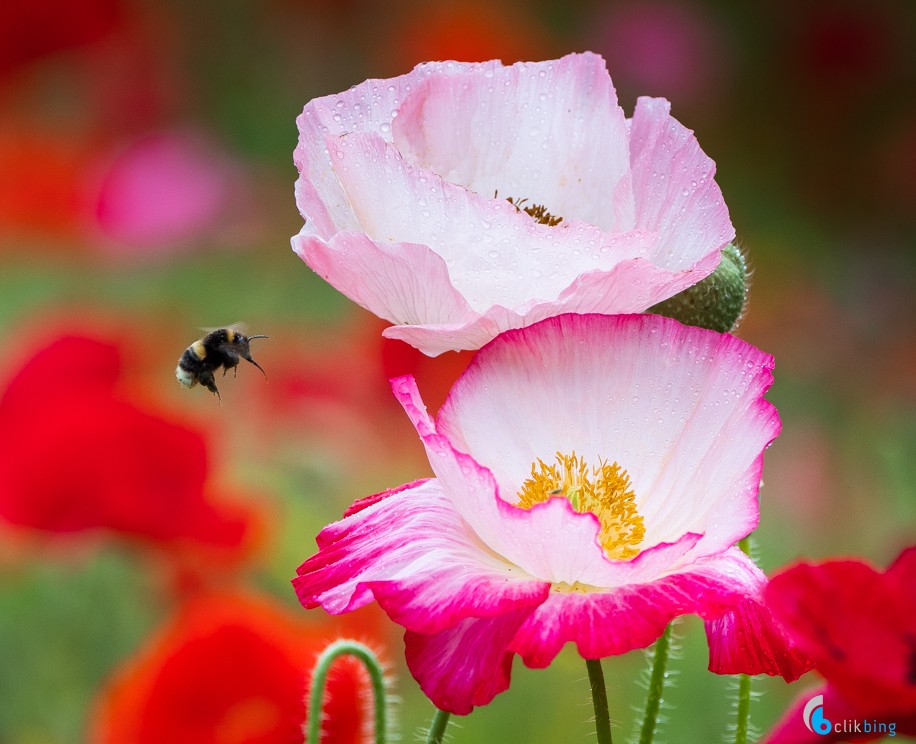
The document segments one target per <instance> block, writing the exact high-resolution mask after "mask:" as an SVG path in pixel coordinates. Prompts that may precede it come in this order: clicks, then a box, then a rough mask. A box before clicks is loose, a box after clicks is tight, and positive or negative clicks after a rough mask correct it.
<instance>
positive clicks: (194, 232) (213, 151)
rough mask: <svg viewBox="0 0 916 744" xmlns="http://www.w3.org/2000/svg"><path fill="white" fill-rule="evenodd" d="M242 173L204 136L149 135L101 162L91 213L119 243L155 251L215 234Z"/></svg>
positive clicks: (230, 206)
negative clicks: (101, 167)
mask: <svg viewBox="0 0 916 744" xmlns="http://www.w3.org/2000/svg"><path fill="white" fill-rule="evenodd" d="M242 180H243V174H242V172H241V169H240V168H239V167H238V166H237V165H235V164H233V163H232V162H231V161H230V159H229V157H228V156H227V155H226V154H224V153H222V152H220V151H219V149H218V148H217V147H216V146H215V145H214V144H213V143H211V142H209V141H208V140H207V139H206V138H205V137H203V136H200V135H193V134H190V133H187V132H181V131H170V132H162V133H159V134H154V135H149V136H147V137H143V138H141V139H138V140H136V141H135V142H133V143H132V144H131V145H130V146H129V147H128V148H127V149H125V150H123V151H122V152H120V153H119V154H118V155H117V156H116V157H115V158H114V159H113V160H112V161H111V162H109V163H106V167H105V168H104V171H103V172H102V174H101V177H100V178H99V184H98V189H97V191H96V193H94V194H93V196H92V200H91V202H90V204H91V206H90V208H91V210H92V212H93V214H92V219H94V221H95V223H96V224H97V226H98V228H99V229H100V230H101V231H102V233H103V234H104V235H105V237H107V238H108V239H109V240H111V241H114V243H115V244H116V245H117V246H118V247H119V248H121V249H123V248H129V249H133V250H136V251H143V252H145V253H148V252H150V251H153V252H156V253H160V252H163V251H165V250H168V249H170V248H174V247H180V246H183V245H187V244H188V243H190V242H191V241H195V240H198V241H199V240H201V239H202V238H205V237H208V236H210V235H212V233H213V232H214V231H215V230H216V229H217V228H219V227H220V225H221V221H222V220H224V219H225V218H227V217H228V216H230V212H231V209H232V207H233V205H234V204H236V202H237V201H238V200H237V199H236V198H235V196H236V194H237V192H238V189H239V186H240V184H241V182H242Z"/></svg>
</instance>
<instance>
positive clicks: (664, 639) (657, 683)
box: [639, 623, 672, 744]
mask: <svg viewBox="0 0 916 744" xmlns="http://www.w3.org/2000/svg"><path fill="white" fill-rule="evenodd" d="M671 628H672V624H671V623H669V624H668V627H667V628H665V632H664V633H662V634H661V636H660V637H659V639H658V640H657V641H656V642H655V651H654V653H653V656H652V675H651V676H650V678H649V689H648V691H647V692H646V710H645V712H644V713H643V718H642V728H641V729H640V731H639V744H652V739H653V737H654V736H655V730H656V729H657V728H658V712H659V711H660V710H661V707H662V697H663V695H664V692H665V680H666V679H667V672H668V655H669V651H670V650H671Z"/></svg>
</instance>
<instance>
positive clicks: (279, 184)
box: [0, 0, 916, 744]
mask: <svg viewBox="0 0 916 744" xmlns="http://www.w3.org/2000/svg"><path fill="white" fill-rule="evenodd" d="M586 49H590V50H593V51H595V52H598V53H601V54H603V55H604V56H605V58H606V59H607V61H608V68H609V70H610V73H611V76H612V78H613V80H614V83H615V85H616V86H617V89H618V94H619V96H620V99H621V103H622V105H623V107H624V110H625V111H627V112H630V111H632V108H633V104H634V102H635V98H636V96H638V95H658V96H664V97H667V98H668V99H669V100H671V101H672V111H673V114H674V115H675V116H676V117H677V118H678V119H679V120H680V121H682V122H683V123H685V124H686V125H687V126H688V127H690V128H692V129H694V130H695V131H696V133H697V136H698V138H699V140H700V143H701V145H702V147H703V149H704V150H705V151H706V152H707V153H709V154H710V155H711V156H712V157H713V159H714V160H715V161H716V163H717V168H718V171H717V176H716V179H717V181H718V183H719V185H720V186H721V188H722V191H723V193H724V195H725V199H726V202H727V204H728V205H729V209H730V211H731V215H732V220H733V222H734V224H735V227H736V229H737V231H738V238H739V243H740V244H741V245H742V246H743V247H744V248H745V249H746V251H747V254H748V257H749V261H750V264H751V266H752V268H753V285H752V290H751V302H750V308H749V313H748V315H747V317H746V319H745V321H744V323H743V325H742V326H741V328H740V330H739V334H740V335H741V336H742V337H744V338H745V339H747V340H748V341H750V342H752V343H754V344H756V345H758V346H760V347H761V348H763V349H765V350H766V351H768V352H770V353H772V354H774V355H775V357H776V360H777V369H776V384H775V385H774V387H773V389H772V392H771V394H770V398H771V399H772V400H773V401H774V402H775V404H776V405H777V406H778V408H779V410H780V413H781V416H782V420H783V433H782V435H781V436H780V438H779V439H778V440H777V442H776V444H775V445H774V446H773V447H772V449H771V450H770V451H769V452H768V454H767V460H766V469H765V475H764V488H763V490H762V495H761V507H762V519H761V526H760V529H759V531H758V533H757V544H758V547H759V560H760V563H761V565H762V566H763V568H764V569H765V570H767V571H768V572H769V571H772V570H774V569H776V568H778V567H780V566H783V565H785V564H787V563H790V562H792V561H793V560H796V559H797V558H799V557H811V558H821V557H825V556H836V555H859V556H864V557H865V558H867V559H869V560H871V561H873V562H874V563H875V564H876V565H878V566H881V567H883V566H886V565H887V563H888V562H889V561H890V560H891V559H892V558H893V557H894V556H895V555H896V554H897V552H899V550H900V549H901V548H902V547H904V546H905V545H906V544H910V543H913V542H914V536H916V485H914V484H916V312H914V311H916V232H914V228H916V97H914V95H913V92H914V91H916V53H914V50H916V5H914V4H912V3H910V2H906V0H900V1H899V2H881V3H874V4H871V3H869V4H866V3H860V2H826V1H825V2H804V1H802V2H797V3H754V4H737V3H729V2H724V1H723V2H698V1H697V2H687V1H686V0H685V1H683V2H677V1H676V0H653V1H651V2H597V1H587V2H561V1H560V0H527V1H526V2H524V3H523V2H485V0H471V1H468V2H451V1H449V0H427V1H426V2H418V1H416V0H390V1H389V2H385V3H381V2H376V1H373V0H299V1H296V0H266V1H264V2H254V1H253V0H220V1H219V2H217V1H216V0H197V1H195V2H191V3H179V2H154V1H153V0H83V2H77V0H57V2H52V3H50V4H47V5H39V4H36V3H28V2H23V1H22V0H11V2H8V3H6V4H4V9H3V10H0V106H2V118H0V334H2V336H0V337H2V338H3V339H4V341H5V347H6V348H5V349H4V355H3V361H2V366H0V373H2V376H0V379H2V380H3V381H5V380H7V379H9V378H10V377H11V376H12V375H13V374H14V372H15V371H16V369H18V368H19V367H20V366H21V365H22V363H23V362H24V360H25V359H26V358H27V357H28V356H29V355H30V354H31V353H33V352H34V349H35V348H37V346H36V345H40V341H41V340H42V339H44V338H49V337H53V335H54V334H55V333H57V332H58V329H69V330H72V329H74V328H84V329H89V330H90V331H91V332H92V333H100V332H101V331H99V330H98V329H100V328H101V329H104V330H105V331H106V332H109V333H112V334H114V335H115V336H117V338H118V339H124V343H125V344H126V348H128V349H129V352H128V353H129V356H130V359H131V365H132V366H129V370H130V375H131V380H132V383H131V385H132V388H131V391H132V392H131V395H133V396H135V397H136V400H138V401H140V402H141V403H142V405H146V406H150V407H156V409H157V410H160V411H165V412H167V413H166V414H163V415H170V416H176V417H180V418H181V419H182V420H189V421H192V422H193V424H194V426H196V427H198V428H199V429H201V430H203V431H205V432H206V436H207V442H208V447H209V450H208V451H209V452H210V476H209V477H210V478H211V479H213V480H214V481H215V482H216V483H218V484H220V485H221V486H225V488H228V489H231V490H232V491H233V492H234V493H237V494H239V496H240V498H242V499H243V500H244V499H248V500H249V501H250V502H251V503H252V504H256V505H257V507H258V508H259V509H261V510H263V514H264V527H263V529H264V535H263V538H262V540H261V542H260V543H259V547H258V548H257V549H256V550H255V551H254V552H253V554H252V555H251V556H249V557H248V558H247V559H246V561H245V563H244V565H243V566H242V567H241V568H239V569H238V570H237V571H236V572H235V573H234V574H233V576H232V578H231V582H232V583H233V585H243V586H246V587H250V588H256V589H257V590H259V591H261V592H264V593H267V594H269V595H272V596H274V597H275V598H276V601H277V602H278V603H280V604H283V605H285V606H287V607H289V608H290V609H291V611H293V612H294V613H295V612H302V613H304V612H305V611H304V610H301V608H299V605H298V603H297V602H296V600H295V597H294V596H293V593H292V591H291V589H290V587H289V584H288V581H289V578H290V577H291V576H292V575H293V573H294V571H295V568H296V566H297V565H298V564H299V563H300V562H301V561H302V560H304V559H305V558H306V557H308V556H309V555H310V554H311V553H312V552H313V548H314V536H315V534H316V533H317V532H318V531H319V530H320V529H321V527H322V526H323V525H324V524H326V523H328V522H329V521H333V520H334V519H337V518H338V517H339V516H340V514H341V513H342V511H343V510H344V509H345V508H346V506H348V505H349V503H350V502H351V501H353V500H354V499H355V498H357V497H361V496H364V495H366V494H369V493H373V492H376V491H379V490H382V489H384V488H386V487H389V486H394V485H397V484H399V483H402V482H405V481H408V480H413V479H415V478H418V477H421V476H423V475H425V474H426V473H427V466H426V464H425V461H424V458H423V455H422V452H421V449H420V446H419V444H418V443H417V442H416V441H415V438H414V436H413V434H412V432H411V428H410V425H409V423H408V422H407V420H406V418H405V417H402V416H401V415H400V414H399V412H398V411H397V410H396V407H395V406H394V405H393V404H392V403H391V402H390V401H389V400H388V396H387V390H386V383H385V380H386V376H387V375H389V374H392V373H395V372H402V371H405V370H408V369H409V370H411V371H414V372H415V373H417V374H418V377H419V379H420V383H421V389H423V388H424V385H425V386H426V390H428V391H430V392H429V397H431V398H434V399H435V398H436V397H437V396H439V397H438V399H439V400H441V396H442V393H443V387H444V385H445V383H444V382H443V380H447V379H448V378H449V375H451V376H453V375H454V371H455V370H456V369H457V368H458V367H460V363H458V364H455V363H453V362H452V361H449V360H447V359H446V360H440V361H438V362H435V363H433V362H425V361H423V360H419V359H417V358H416V357H414V356H413V355H411V354H410V353H409V352H408V351H405V350H404V349H400V348H396V347H393V346H391V345H387V344H385V343H383V342H382V341H381V339H380V336H379V334H380V330H381V328H382V327H383V326H382V325H381V324H379V323H378V321H377V320H376V319H374V318H371V317H370V316H368V314H367V313H365V312H364V311H362V310H361V309H360V308H358V307H356V306H355V305H353V304H352V303H350V302H349V301H347V300H345V299H344V298H342V297H340V296H338V295H337V294H336V292H335V291H333V290H332V289H331V288H329V287H328V286H326V285H324V284H323V283H322V282H321V281H320V280H318V279H317V278H316V277H315V276H314V275H313V274H312V272H311V271H310V270H309V269H308V268H307V267H306V266H305V265H303V264H302V263H301V261H300V260H299V259H298V258H297V257H296V256H295V255H294V254H293V253H292V252H291V250H290V248H289V237H290V236H291V235H292V234H294V233H296V232H297V231H298V230H299V228H300V226H301V220H300V217H299V215H298V213H297V210H296V207H295V204H294V200H293V192H292V185H293V181H294V180H295V176H296V173H295V169H294V167H293V165H292V149H293V147H294V146H295V143H296V137H297V133H296V128H295V117H296V115H297V114H298V113H299V112H300V111H301V109H302V106H303V105H304V104H305V103H306V102H307V101H308V100H309V99H311V98H313V97H315V96H319V95H324V94H328V93H333V92H338V91H340V90H343V89H345V88H347V87H349V86H350V85H353V84H355V83H357V82H360V81H362V80H364V79H366V78H368V77H387V76H392V75H396V74H399V73H403V72H406V71H407V70H409V69H410V68H411V67H412V66H413V65H414V64H416V63H418V62H421V61H424V60H429V59H459V60H468V61H474V60H481V59H490V58H501V59H503V60H504V61H506V62H511V61H515V60H517V59H547V58H551V57H555V56H560V55H562V54H564V53H566V52H569V51H580V50H586ZM238 320H244V321H246V322H247V324H248V326H249V328H250V329H251V332H253V333H265V334H268V335H270V336H271V339H270V341H267V342H263V345H262V346H259V347H258V353H257V354H256V358H257V359H258V361H259V363H260V364H261V365H262V366H263V367H264V368H265V369H266V370H267V371H268V375H269V380H268V383H267V384H266V385H265V384H264V381H263V379H261V378H260V376H259V375H258V374H257V372H256V370H253V369H251V368H249V369H243V370H241V371H240V373H239V377H238V378H237V379H236V380H231V379H230V378H226V381H225V383H224V384H222V385H221V390H222V392H223V405H222V407H219V406H218V405H217V402H216V401H215V400H213V399H212V398H211V396H210V395H209V394H207V393H206V392H204V391H198V390H194V391H191V392H188V391H185V390H182V389H180V388H179V386H178V385H176V384H175V381H174V377H173V369H174V365H175V362H176V361H177V358H178V356H179V355H180V353H181V351H182V349H183V348H184V347H185V346H186V345H187V344H188V343H190V342H191V341H192V340H193V339H194V338H195V337H196V336H197V335H199V332H198V330H197V328H198V327H199V326H218V325H223V324H226V323H231V322H234V321H238ZM436 365H439V366H436ZM60 374H61V375H62V376H63V375H66V374H67V370H66V369H61V370H60ZM0 384H2V385H5V382H2V383H0ZM75 477H79V476H78V474H75ZM0 541H3V542H0V744H38V743H42V744H44V743H45V742H47V743H52V742H53V743H55V744H56V743H58V742H60V743H63V742H79V741H84V740H87V739H86V733H85V732H86V730H87V725H88V724H87V721H88V720H89V719H90V718H91V715H92V713H91V711H92V710H93V706H94V704H95V703H94V701H95V699H96V696H97V694H98V690H99V689H100V688H101V686H102V685H103V684H104V682H105V680H106V679H107V678H108V676H109V675H110V674H111V673H112V670H114V669H115V668H116V667H117V666H118V664H119V663H121V662H122V660H123V659H125V658H127V657H129V656H130V655H131V654H132V653H134V652H135V651H136V650H137V649H138V648H140V647H141V646H142V645H143V642H144V638H145V637H146V636H147V634H148V633H149V632H150V631H151V629H152V628H154V627H155V626H156V625H157V624H158V623H159V622H161V621H162V620H163V619H164V618H166V617H167V616H168V615H169V613H170V612H171V611H172V610H173V609H174V604H175V602H176V601H177V600H175V599H174V597H173V596H172V595H171V594H169V593H168V592H167V591H165V590H164V589H163V588H162V584H163V581H162V579H161V567H159V566H158V564H156V561H155V560H151V559H150V558H149V557H148V555H147V554H146V553H145V552H144V550H143V549H140V548H138V547H137V546H136V545H135V544H133V542H132V541H130V540H125V539H119V538H117V537H116V536H112V535H106V534H104V533H102V534H96V533H93V534H91V535H83V534H80V535H70V536H64V537H61V536H45V535H41V534H36V533H34V531H32V532H28V533H27V534H24V533H23V532H22V531H21V530H17V529H16V528H14V527H10V528H8V529H4V530H0ZM225 581H230V580H229V579H226V580H225ZM316 612H317V611H316ZM679 633H680V634H681V635H683V636H684V641H683V654H682V656H683V658H682V659H681V660H680V661H679V662H678V663H677V664H676V667H677V669H678V670H679V673H678V677H677V679H676V684H675V685H674V686H673V688H672V690H671V693H670V696H669V700H670V702H671V704H672V705H673V706H674V707H673V709H672V710H670V711H668V718H669V720H670V723H669V724H667V725H666V727H665V729H664V734H663V736H662V737H661V740H663V741H667V742H697V741H717V740H719V739H720V735H721V733H722V732H723V731H724V730H725V728H726V726H727V722H728V718H729V715H730V712H731V711H730V710H729V708H728V705H727V704H726V703H725V702H724V700H725V697H724V691H725V690H726V689H727V688H728V687H729V685H730V681H729V680H727V679H724V678H720V677H716V676H714V675H712V674H709V673H707V672H706V671H705V666H706V646H705V639H704V636H703V633H702V627H701V624H700V623H698V622H696V621H693V620H692V621H686V622H683V623H682V624H681V625H680V626H679ZM388 635H389V636H390V644H389V650H388V652H387V657H388V658H389V660H390V661H391V663H392V665H393V667H394V669H395V671H396V673H397V676H398V683H397V688H396V689H397V692H398V693H399V694H400V695H401V696H402V698H403V702H402V704H401V705H400V712H399V715H398V717H399V720H400V723H401V725H402V727H403V731H404V739H405V740H407V741H410V740H411V739H412V732H413V730H414V729H415V728H416V727H418V726H421V725H425V723H426V722H427V721H428V717H429V714H430V712H431V706H430V705H429V703H428V702H427V701H425V699H424V698H423V697H422V695H421V694H420V693H419V691H418V689H417V688H416V685H415V683H414V682H413V680H412V679H411V678H410V677H409V675H407V674H406V672H405V671H404V669H403V664H402V662H401V657H402V648H401V642H400V639H399V634H398V633H397V632H396V630H395V629H391V632H390V633H388ZM642 665H643V664H642V655H641V654H640V653H634V654H631V655H630V656H628V657H623V658H615V659H610V660H608V661H607V662H606V663H605V670H606V675H607V677H608V682H609V684H608V687H609V697H610V701H611V710H612V716H613V718H614V720H615V722H617V724H618V725H619V728H618V729H617V731H618V732H619V733H617V734H616V735H617V736H619V737H621V738H623V737H625V736H626V735H627V734H629V733H630V732H631V729H632V720H633V713H632V711H631V706H632V705H634V704H636V703H637V702H638V701H639V700H640V699H641V695H642V691H641V690H640V689H639V688H637V687H636V686H635V685H634V679H635V678H636V677H637V676H638V675H639V672H640V669H641V668H642ZM815 681H816V680H815V679H814V675H810V676H809V678H805V679H803V680H802V681H801V682H800V683H798V684H797V685H794V686H792V687H788V686H787V685H785V684H784V683H783V682H782V681H781V680H775V681H774V680H769V679H764V680H761V681H759V682H758V683H757V684H756V689H757V690H759V691H761V692H763V693H764V695H763V696H762V698H761V699H760V700H759V701H757V702H755V703H754V706H753V708H752V716H753V721H754V723H755V725H756V726H757V727H758V728H760V729H763V730H766V729H767V728H768V727H769V726H770V725H771V724H772V722H773V721H775V719H776V718H777V716H778V714H779V712H780V711H781V710H782V708H783V707H784V706H785V705H786V704H787V702H788V701H789V700H790V699H791V698H792V697H794V695H795V694H796V693H797V692H799V691H800V690H801V689H802V688H803V687H804V686H805V685H808V686H811V685H813V684H814V683H815ZM590 717H591V710H590V700H589V696H588V685H587V681H586V679H585V669H584V665H583V664H582V663H581V660H580V659H578V657H577V656H576V655H575V654H574V653H573V652H572V651H570V650H567V651H566V652H564V654H562V655H561V656H560V657H559V658H558V660H557V661H556V662H555V663H554V664H553V665H552V666H551V667H550V668H549V669H547V670H543V671H531V670H528V669H526V668H524V666H523V665H521V663H520V662H518V661H516V665H515V667H514V677H513V684H512V687H511V688H510V690H509V691H508V692H506V693H504V694H503V695H501V696H499V697H497V698H496V700H495V701H494V702H493V703H492V704H491V705H490V706H488V707H487V708H485V709H481V710H478V711H475V712H474V713H473V714H472V715H471V716H469V717H467V718H464V719H458V720H456V721H455V723H454V728H453V730H452V735H453V741H455V742H516V741H517V742H529V743H531V744H536V743H540V742H544V743H553V742H571V741H589V740H590V737H591V736H592V734H591V733H590V732H591V727H590V724H589V722H588V721H589V719H590Z"/></svg>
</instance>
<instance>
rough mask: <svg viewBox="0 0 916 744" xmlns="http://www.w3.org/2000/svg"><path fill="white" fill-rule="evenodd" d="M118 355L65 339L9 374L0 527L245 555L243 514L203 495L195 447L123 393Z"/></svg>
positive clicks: (248, 520)
mask: <svg viewBox="0 0 916 744" xmlns="http://www.w3.org/2000/svg"><path fill="white" fill-rule="evenodd" d="M120 356H121V350H120V349H119V347H118V346H116V345H115V344H113V343H109V342H106V341H103V340H99V339H95V338H89V337H84V336H67V335H65V336H61V337H59V338H57V339H56V340H55V341H53V342H52V343H50V344H49V345H47V346H45V347H44V348H42V349H40V350H38V351H37V352H36V353H34V355H33V356H32V357H31V358H30V359H29V360H28V361H27V362H26V363H25V364H24V365H23V366H22V367H21V368H20V369H19V370H18V371H17V372H15V374H14V375H13V377H12V379H11V380H10V381H9V384H8V385H7V387H6V390H5V391H4V392H3V393H2V397H0V519H2V520H5V521H6V522H9V523H11V524H13V525H18V526H22V527H29V528H33V529H36V530H42V531H45V532H53V533H67V532H77V531H82V530H90V529H94V528H106V529H109V530H113V531H116V532H120V533H123V534H127V535H132V536H139V537H144V538H148V539H151V540H154V541H167V542H170V543H172V542H174V541H179V542H190V543H203V544H205V545H209V546H215V547H220V548H229V549H239V548H242V547H247V543H248V542H249V541H250V539H251V537H252V531H253V515H252V514H251V513H249V511H248V510H247V509H243V508H242V507H240V506H235V505H233V506H230V505H228V504H223V503H214V502H212V501H211V500H210V499H209V498H208V497H207V494H206V491H205V483H206V480H207V473H208V464H207V446H206V442H205V440H204V438H203V437H202V435H201V434H200V433H199V432H197V431H194V430H193V429H190V428H188V427H187V426H185V425H184V424H182V423H179V422H176V421H173V420H170V419H169V418H168V417H166V416H165V415H163V414H161V413H158V412H156V411H155V410H149V409H147V408H145V407H141V406H139V405H137V404H136V403H134V401H133V400H132V399H131V398H129V397H125V396H122V395H121V394H120V393H119V391H118V383H119V380H120V378H121V365H120Z"/></svg>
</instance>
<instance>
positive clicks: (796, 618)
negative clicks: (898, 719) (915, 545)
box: [766, 551, 916, 711]
mask: <svg viewBox="0 0 916 744" xmlns="http://www.w3.org/2000/svg"><path fill="white" fill-rule="evenodd" d="M912 556H913V553H912V552H911V551H907V552H905V553H904V554H903V555H902V556H901V557H900V558H899V559H898V563H896V564H894V567H893V570H888V572H887V573H880V572H878V571H876V570H875V569H874V568H872V567H871V566H869V565H867V564H865V563H862V562H861V561H856V560H838V561H828V562H826V563H823V564H820V565H812V564H807V563H802V564H799V565H796V566H793V567H791V568H789V569H787V570H786V571H784V572H782V573H779V574H777V575H776V576H774V577H773V578H772V579H771V580H770V583H769V585H768V586H767V588H766V604H767V607H768V608H769V609H770V611H771V612H772V613H773V615H774V616H775V617H776V619H777V620H778V621H779V623H780V624H781V625H782V626H783V627H784V628H786V630H787V631H788V632H789V633H790V635H791V637H792V638H793V639H794V640H795V642H796V643H797V644H798V645H799V647H800V648H801V649H803V650H804V651H805V653H807V654H808V655H809V656H810V657H811V658H812V659H813V660H814V663H815V664H816V666H817V670H818V671H819V672H820V673H821V674H822V675H824V677H826V678H827V680H828V682H830V685H831V687H833V688H835V689H836V691H837V693H838V694H840V695H842V696H843V698H844V699H846V700H847V701H849V703H850V704H852V705H855V706H856V707H857V708H859V709H860V710H862V711H880V710H884V709H887V708H888V707H889V706H888V701H894V703H893V707H892V709H893V710H897V711H907V710H909V711H916V686H914V684H913V675H914V668H913V667H914V663H913V654H914V647H916V594H914V592H913V584H912V582H911V581H900V580H899V579H900V578H904V579H906V578H912V576H911V575H910V576H909V577H908V576H907V575H908V574H909V573H910V572H911V571H912V561H913V557H912Z"/></svg>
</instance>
